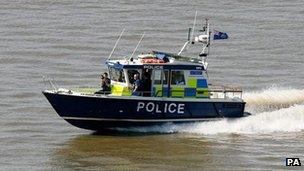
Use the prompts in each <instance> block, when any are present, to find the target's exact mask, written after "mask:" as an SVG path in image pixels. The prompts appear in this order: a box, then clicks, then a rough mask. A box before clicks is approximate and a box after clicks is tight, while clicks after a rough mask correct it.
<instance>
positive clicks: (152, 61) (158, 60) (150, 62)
mask: <svg viewBox="0 0 304 171" xmlns="http://www.w3.org/2000/svg"><path fill="white" fill-rule="evenodd" d="M141 62H142V63H144V64H153V63H157V64H159V63H165V61H164V60H162V59H155V58H145V59H142V60H141Z"/></svg>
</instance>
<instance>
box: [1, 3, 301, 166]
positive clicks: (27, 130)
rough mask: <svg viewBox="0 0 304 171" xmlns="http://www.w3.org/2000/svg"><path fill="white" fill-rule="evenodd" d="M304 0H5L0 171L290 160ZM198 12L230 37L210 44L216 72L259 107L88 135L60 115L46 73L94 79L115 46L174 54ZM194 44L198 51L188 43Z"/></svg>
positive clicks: (296, 129) (66, 79) (295, 145)
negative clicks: (234, 116) (49, 96)
mask: <svg viewBox="0 0 304 171" xmlns="http://www.w3.org/2000/svg"><path fill="white" fill-rule="evenodd" d="M303 5H304V2H303V1H300V0H299V1H274V0H266V1H252V2H251V1H240V0H230V1H224V2H223V1H211V0H208V1H174V2H171V1H71V0H63V1H49V0H43V1H36V0H28V1H21V0H20V1H19V0H15V1H7V2H6V1H2V2H0V14H1V17H0V73H1V74H0V81H1V83H0V95H1V98H0V114H1V115H0V117H1V121H0V130H1V131H0V147H1V148H0V154H1V155H0V169H1V170H20V169H26V170H126V169H127V170H142V169H147V170H185V169H191V170H203V169H205V170H263V169H269V170H280V169H282V170H284V169H288V170H289V169H299V170H303V167H298V168H293V167H285V158H286V157H299V158H300V159H301V161H302V163H303V161H304V156H303V154H304V151H303V146H304V144H303V141H304V132H303V130H304V104H303V103H304V88H303V83H304V82H303V80H304V79H303V78H304V76H303V71H304V69H303V68H304V59H303V56H304V50H303V48H302V47H304V43H303V37H304V31H303V27H304V24H303V23H304V17H303V15H304V10H303V8H302V7H303ZM195 10H198V11H199V15H198V17H199V18H200V19H204V18H205V17H208V18H210V21H211V26H212V28H215V29H217V30H223V31H226V32H228V34H229V36H230V38H229V39H228V40H225V41H217V42H213V45H212V47H211V55H210V58H209V70H208V73H209V76H210V78H211V80H212V81H214V82H223V83H227V84H237V85H241V86H242V87H243V88H244V90H245V94H244V97H245V99H246V100H247V102H248V107H247V111H249V112H252V113H253V116H250V117H248V118H243V119H239V120H232V121H231V120H221V121H214V122H208V123H199V124H187V125H170V124H169V125H165V126H162V127H146V128H134V129H122V130H120V132H119V133H103V134H99V135H96V134H93V133H92V132H90V131H85V130H81V129H78V128H75V127H73V126H71V125H69V124H67V123H66V122H64V121H63V120H62V119H61V118H59V117H58V116H57V114H56V113H55V111H54V110H53V109H52V108H51V106H50V104H48V102H47V101H46V99H45V98H44V97H43V96H42V94H41V91H42V90H43V89H44V88H45V87H44V84H43V82H42V76H43V75H50V76H51V77H54V78H55V80H56V82H57V83H58V84H59V85H60V86H63V87H76V86H96V85H97V84H98V75H99V73H100V72H102V71H104V70H105V65H103V62H104V60H105V58H106V57H107V56H108V54H109V53H110V51H111V48H112V46H113V45H114V42H115V39H116V38H117V35H118V33H119V32H120V31H121V29H122V28H126V30H127V32H126V34H125V36H124V37H123V40H122V41H121V42H120V44H119V48H118V49H117V51H116V52H115V54H114V56H115V57H119V56H125V55H129V54H131V53H132V50H133V48H134V47H135V46H136V43H137V40H138V39H139V38H140V34H142V33H143V32H145V33H146V36H145V39H144V41H143V42H142V44H141V46H140V48H139V51H148V50H152V49H157V50H162V51H169V52H177V51H178V50H179V49H180V48H181V46H182V45H183V43H184V41H185V39H186V37H187V28H188V27H189V26H190V27H191V23H192V20H193V15H194V11H195ZM189 53H191V52H189Z"/></svg>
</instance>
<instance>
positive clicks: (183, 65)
mask: <svg viewBox="0 0 304 171" xmlns="http://www.w3.org/2000/svg"><path fill="white" fill-rule="evenodd" d="M107 65H108V66H111V67H114V68H119V69H132V68H133V69H157V68H159V69H182V70H204V67H203V66H202V65H201V64H194V63H191V62H181V61H174V62H172V63H171V62H168V63H144V64H143V63H141V62H140V61H139V60H134V61H133V62H130V61H126V60H110V61H107Z"/></svg>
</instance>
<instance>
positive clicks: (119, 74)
mask: <svg viewBox="0 0 304 171" xmlns="http://www.w3.org/2000/svg"><path fill="white" fill-rule="evenodd" d="M109 74H110V79H111V80H113V81H118V82H123V83H125V82H126V79H125V76H124V73H123V70H122V69H118V68H113V67H109Z"/></svg>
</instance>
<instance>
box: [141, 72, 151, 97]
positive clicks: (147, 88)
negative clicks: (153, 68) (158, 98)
mask: <svg viewBox="0 0 304 171" xmlns="http://www.w3.org/2000/svg"><path fill="white" fill-rule="evenodd" d="M143 75H144V78H143V80H142V90H143V96H145V97H150V96H151V83H152V81H151V74H150V73H149V72H148V71H146V72H144V74H143Z"/></svg>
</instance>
